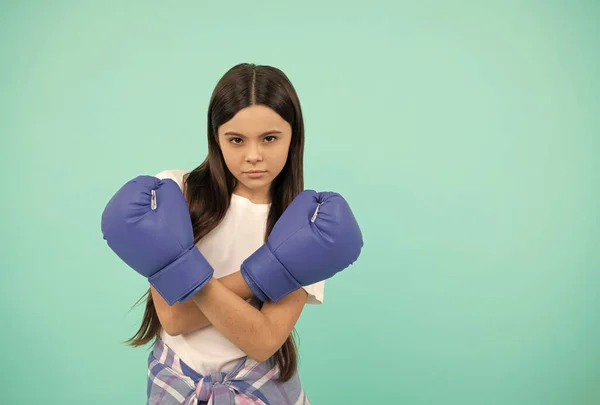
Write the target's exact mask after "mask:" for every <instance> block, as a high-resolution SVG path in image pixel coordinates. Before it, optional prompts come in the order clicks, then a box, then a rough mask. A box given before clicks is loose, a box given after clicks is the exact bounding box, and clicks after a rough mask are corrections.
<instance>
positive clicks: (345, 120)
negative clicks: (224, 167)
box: [0, 0, 600, 405]
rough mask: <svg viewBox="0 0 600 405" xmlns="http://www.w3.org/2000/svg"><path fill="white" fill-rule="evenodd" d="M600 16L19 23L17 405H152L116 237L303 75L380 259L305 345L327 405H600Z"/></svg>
mask: <svg viewBox="0 0 600 405" xmlns="http://www.w3.org/2000/svg"><path fill="white" fill-rule="evenodd" d="M599 27H600V2H596V1H572V2H569V1H562V2H561V1H537V2H535V1H526V2H522V1H508V2H507V1H493V2H492V1H487V2H468V1H437V2H436V1H426V2H409V1H400V2H398V1H369V2H360V3H355V4H352V3H349V2H345V1H326V2H323V3H321V2H317V1H314V0H313V1H301V2H300V1H299V2H281V1H265V2H247V1H227V2H200V1H198V2H192V1H187V2H186V1H179V2H170V3H165V2H158V1H125V2H116V1H115V2H100V1H96V2H91V1H87V2H78V1H2V2H0V139H1V141H0V142H1V143H0V150H1V156H0V158H1V160H0V161H1V167H0V168H1V170H2V189H3V192H2V195H1V197H0V206H1V209H2V212H3V215H2V226H1V233H0V237H1V241H2V247H1V249H0V251H1V254H0V256H1V259H0V268H1V269H2V277H1V281H0V297H1V298H0V299H1V302H0V304H1V307H0V308H1V313H0V316H1V318H2V320H3V328H2V333H1V334H0V336H1V338H0V339H1V342H2V344H1V345H0V356H1V358H2V360H3V365H2V367H1V368H0V373H1V376H0V377H1V378H0V387H1V394H0V403H2V404H11V405H13V404H14V405H16V404H31V403H43V404H61V405H65V404H83V403H85V404H87V405H93V404H108V403H110V404H124V405H125V404H132V405H133V404H142V403H144V402H145V389H146V358H147V354H148V349H147V348H138V349H132V348H129V347H127V346H125V345H123V344H121V342H122V341H123V340H125V339H127V338H128V337H130V336H131V335H132V334H133V333H134V332H135V330H137V327H138V325H139V321H140V319H141V314H142V310H143V306H138V307H136V308H134V309H133V310H131V311H129V309H130V308H131V306H132V305H133V304H134V303H135V302H136V300H137V299H138V298H139V297H140V296H141V295H142V294H143V293H144V291H145V289H146V288H147V283H146V281H145V280H144V279H143V278H141V277H139V276H138V275H137V273H135V272H133V271H131V270H130V269H128V268H127V267H126V266H125V265H124V264H123V263H122V262H120V261H119V260H118V259H117V258H116V256H115V255H114V254H113V253H112V252H111V251H110V250H109V249H108V247H107V246H106V244H105V242H104V241H103V240H102V235H101V232H100V215H101V212H102V210H103V208H104V205H105V204H106V202H107V200H108V198H109V197H110V196H111V195H112V194H113V193H114V192H115V191H116V189H117V188H118V187H119V186H120V185H121V184H122V183H123V182H125V181H127V180H128V179H129V178H131V177H134V176H135V175H137V174H141V173H145V174H155V173H158V172H159V171H161V170H164V169H172V168H183V169H191V168H193V167H195V166H196V165H197V164H199V163H200V162H201V161H202V160H203V159H204V157H205V153H206V140H205V138H206V133H205V131H206V110H207V107H208V102H209V97H210V93H211V92H212V90H213V88H214V85H215V84H216V82H217V80H218V79H219V78H220V77H221V75H222V74H223V73H225V71H226V70H227V69H229V68H230V67H231V66H233V65H235V64H237V63H239V62H254V63H258V64H270V65H274V66H277V67H279V68H281V69H282V70H283V71H284V72H285V73H286V74H287V75H288V76H289V77H290V79H291V80H292V82H293V83H294V85H295V86H296V88H297V91H298V93H299V95H300V99H301V102H302V106H303V110H304V113H305V117H306V142H307V143H306V154H305V164H306V173H305V176H306V187H307V188H314V189H319V190H325V189H329V190H336V191H339V192H341V193H342V194H344V195H345V196H346V198H347V199H348V200H349V201H350V203H351V205H352V207H353V210H354V212H355V214H356V216H357V218H358V220H359V221H360V224H361V227H362V229H363V232H364V237H365V243H366V244H365V248H364V253H363V255H362V256H361V258H360V260H359V262H358V263H357V264H356V265H354V266H353V267H351V269H349V270H348V271H346V272H344V273H341V274H340V275H338V276H336V277H335V278H334V279H331V280H329V281H328V282H327V283H326V290H325V303H324V304H323V305H321V306H311V307H307V308H306V310H305V312H304V313H303V315H302V317H301V319H300V322H299V324H298V325H297V330H298V333H299V336H300V356H301V366H300V373H301V378H302V381H303V383H304V386H305V389H306V391H307V393H308V395H309V398H310V400H311V401H312V403H313V404H319V405H322V404H365V403H368V404H414V405H429V404H431V405H439V404H452V405H454V404H457V405H458V404H460V405H466V404H477V405H481V404H486V405H496V404H497V405H534V404H540V405H541V404H543V405H555V404H561V405H562V404H564V405H592V404H600V345H599V343H598V342H599V341H600V297H599V296H598V285H599V282H600V275H599V273H600V272H599V270H600V247H599V244H600V216H599V207H600V140H599V131H600V82H599V80H598V77H599V76H598V75H599V73H600V28H599Z"/></svg>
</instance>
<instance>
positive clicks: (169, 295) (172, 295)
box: [148, 246, 214, 305]
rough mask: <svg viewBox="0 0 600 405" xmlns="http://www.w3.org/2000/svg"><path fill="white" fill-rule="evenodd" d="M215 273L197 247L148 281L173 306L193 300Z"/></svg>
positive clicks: (193, 247)
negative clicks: (178, 302)
mask: <svg viewBox="0 0 600 405" xmlns="http://www.w3.org/2000/svg"><path fill="white" fill-rule="evenodd" d="M213 273H214V270H213V268H212V267H211V265H210V264H209V263H208V261H206V258H204V256H203V255H202V253H200V251H199V250H198V248H197V247H196V246H192V247H191V248H190V249H189V250H188V251H187V252H186V253H184V254H183V255H182V256H181V257H179V259H177V260H176V261H174V262H173V263H171V264H169V265H168V266H167V267H165V268H164V269H162V270H160V271H159V272H157V273H156V274H154V275H152V276H151V277H150V278H149V279H148V281H150V284H152V285H153V286H154V288H156V291H158V293H159V294H160V295H161V296H162V297H163V298H164V299H165V301H167V303H168V304H169V305H173V304H174V303H176V302H177V301H180V302H185V301H187V300H189V299H190V298H192V297H193V296H194V295H195V294H196V293H197V292H198V291H200V290H201V289H202V287H204V286H205V285H206V284H207V283H208V282H209V281H210V279H211V278H212V276H213Z"/></svg>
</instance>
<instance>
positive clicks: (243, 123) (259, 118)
mask: <svg viewBox="0 0 600 405" xmlns="http://www.w3.org/2000/svg"><path fill="white" fill-rule="evenodd" d="M270 130H279V131H282V132H290V131H291V127H290V125H289V124H288V122H287V121H286V120H284V119H283V118H281V116H280V115H279V114H277V113H276V112H275V111H274V110H272V109H271V108H269V107H266V106H263V105H253V106H250V107H246V108H244V109H242V110H240V111H238V113H237V114H236V115H235V116H234V117H233V118H232V119H231V120H229V121H227V122H226V123H224V124H223V125H221V127H219V133H224V132H227V131H233V132H237V133H240V134H244V135H248V136H250V135H260V134H262V133H263V132H265V131H270Z"/></svg>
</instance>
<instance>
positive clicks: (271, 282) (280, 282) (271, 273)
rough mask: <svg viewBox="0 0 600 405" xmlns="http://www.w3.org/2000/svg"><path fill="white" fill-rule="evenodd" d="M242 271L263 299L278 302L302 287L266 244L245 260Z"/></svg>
mask: <svg viewBox="0 0 600 405" xmlns="http://www.w3.org/2000/svg"><path fill="white" fill-rule="evenodd" d="M241 273H242V276H243V277H244V280H246V283H248V286H249V287H250V289H251V290H252V292H254V295H255V296H256V297H257V298H258V299H259V300H261V301H266V300H267V298H268V299H270V300H271V301H273V302H277V301H278V300H279V299H281V298H282V297H284V296H286V295H287V294H289V293H291V292H292V291H295V290H297V289H299V288H301V287H302V285H301V284H300V283H298V281H297V280H296V279H295V278H294V277H292V275H291V274H290V273H289V272H288V271H287V269H286V268H285V267H284V266H283V265H282V264H281V263H280V262H279V260H277V258H276V257H275V255H273V253H271V250H270V249H269V248H268V246H267V245H266V244H264V245H262V246H261V247H260V248H259V249H258V250H256V251H255V252H254V253H253V254H252V255H251V256H250V257H248V258H247V259H246V260H244V262H243V263H242V268H241Z"/></svg>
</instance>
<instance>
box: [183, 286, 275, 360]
mask: <svg viewBox="0 0 600 405" xmlns="http://www.w3.org/2000/svg"><path fill="white" fill-rule="evenodd" d="M191 301H193V302H194V303H195V305H197V306H198V308H199V310H200V311H201V312H202V313H203V315H204V316H205V317H206V318H207V319H208V321H209V322H211V323H212V325H214V326H215V327H216V328H217V329H218V330H219V331H220V332H221V333H222V334H223V335H224V336H225V337H226V338H227V339H228V340H230V341H231V342H232V343H233V344H235V345H236V346H237V347H239V348H240V350H242V351H243V352H244V353H246V354H247V355H248V357H250V358H252V359H254V360H256V361H258V362H261V361H264V360H266V358H268V357H269V356H270V355H271V346H273V345H272V344H271V340H272V335H271V332H270V323H269V320H268V318H267V317H266V316H265V315H264V314H263V313H262V312H261V311H260V310H258V309H256V308H254V307H253V306H252V305H250V304H248V303H247V302H246V301H244V300H243V299H242V298H241V297H239V296H238V295H236V294H235V293H234V292H233V291H231V290H229V289H228V288H226V287H225V285H224V284H223V283H222V282H221V281H220V280H217V279H214V278H213V279H211V281H209V283H208V284H206V286H204V288H203V289H202V290H201V291H200V292H199V293H197V294H196V295H195V296H194V297H193V298H192V300H191Z"/></svg>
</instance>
